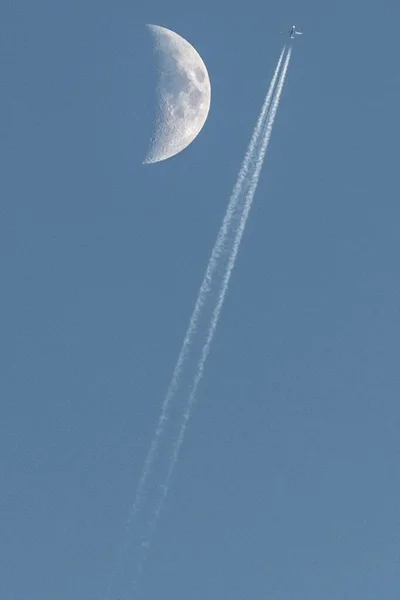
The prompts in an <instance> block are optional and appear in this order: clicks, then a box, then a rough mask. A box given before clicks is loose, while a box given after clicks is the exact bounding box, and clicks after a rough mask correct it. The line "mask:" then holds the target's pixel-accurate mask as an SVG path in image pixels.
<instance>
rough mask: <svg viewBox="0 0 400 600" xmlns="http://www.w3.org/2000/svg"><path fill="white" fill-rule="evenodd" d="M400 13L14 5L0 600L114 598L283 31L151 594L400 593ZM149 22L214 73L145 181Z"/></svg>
mask: <svg viewBox="0 0 400 600" xmlns="http://www.w3.org/2000/svg"><path fill="white" fill-rule="evenodd" d="M399 20H400V8H399V5H398V3H396V2H395V1H394V0H393V1H390V2H389V1H387V2H381V3H380V4H379V6H378V5H377V4H376V3H372V2H370V3H369V2H366V3H365V2H360V1H358V0H355V1H354V2H352V3H350V4H349V3H348V2H345V1H344V0H341V1H338V2H332V3H321V2H317V1H316V0H305V1H304V2H302V3H299V2H294V1H293V0H292V1H289V0H288V1H283V2H280V3H275V4H271V3H268V2H265V1H257V0H254V1H252V0H249V1H248V2H246V3H239V2H236V1H235V0H234V1H233V2H227V1H225V0H221V2H219V3H216V2H215V1H214V2H210V1H208V0H206V1H205V2H203V3H202V4H201V6H200V5H199V6H198V7H197V8H191V7H190V6H189V5H188V3H181V2H175V1H174V0H171V1H169V2H165V1H164V2H150V1H148V2H146V3H145V2H143V3H140V2H136V3H134V2H132V3H128V2H122V1H119V2H109V1H105V0H98V1H96V2H94V1H91V0H88V1H87V2H85V3H81V2H76V1H70V2H63V3H54V2H50V1H49V0H48V1H44V0H37V2H27V1H26V0H25V1H18V0H15V1H14V2H10V1H8V0H6V1H5V2H3V3H2V8H1V11H0V30H1V55H2V57H3V60H2V65H3V69H2V72H3V73H2V93H1V97H0V104H1V107H0V108H1V111H0V114H1V115H2V125H1V131H2V136H1V137H2V144H1V145H0V152H1V160H0V165H1V167H0V168H1V176H0V181H1V183H0V186H1V187H0V191H1V204H0V209H1V218H0V260H1V263H0V264H1V278H2V295H1V296H2V297H1V306H2V316H3V319H2V328H1V329H2V335H1V339H2V342H1V344H0V359H1V362H0V364H1V372H2V376H1V378H0V382H1V383H0V397H1V418H0V454H1V457H2V459H1V463H2V468H1V471H0V478H1V479H0V486H1V487H0V489H1V494H0V514H1V517H2V518H1V522H2V525H1V535H0V538H1V543H0V565H1V567H0V569H1V577H0V599H1V600H98V599H99V598H102V597H103V594H104V591H105V589H106V586H107V581H108V576H109V573H110V571H111V567H112V564H113V561H114V559H115V552H116V549H117V546H118V544H119V543H120V541H121V536H122V532H123V527H124V521H125V519H126V515H127V512H128V510H129V506H130V504H131V501H132V498H133V495H134V491H135V486H136V483H137V479H138V476H139V474H140V470H141V467H142V464H143V460H144V457H145V453H146V451H147V449H148V444H149V442H150V439H151V436H152V434H153V431H154V426H155V423H156V419H157V416H158V412H159V407H160V404H161V401H162V399H163V397H164V393H165V390H166V388H167V385H168V383H169V378H170V375H171V372H172V368H173V366H174V363H175V360H176V357H177V354H178V351H179V347H180V344H181V341H182V338H183V334H184V332H185V330H186V326H187V322H188V319H189V316H190V313H191V310H192V307H193V303H194V300H195V297H196V294H197V290H198V287H199V284H200V282H201V278H202V276H203V272H204V268H205V265H206V262H207V260H208V257H209V254H210V251H211V248H212V245H213V242H214V239H215V236H216V233H217V231H218V228H219V225H220V221H221V218H222V216H223V214H224V211H225V207H226V204H227V201H228V198H229V195H230V192H231V190H232V187H233V184H234V182H235V178H236V176H237V172H238V169H239V166H240V164H241V160H242V158H243V156H244V151H245V148H246V145H247V142H248V140H249V137H250V134H251V131H252V129H253V126H254V124H255V121H256V118H257V116H258V113H259V110H260V108H261V104H262V100H263V97H264V95H265V92H266V89H267V86H268V82H269V80H270V77H271V75H272V72H273V69H274V66H275V64H276V60H277V57H278V55H279V53H280V50H281V48H282V45H283V41H284V37H285V36H284V34H281V33H280V31H283V32H286V30H287V29H288V28H289V26H290V25H292V24H293V23H296V25H298V27H299V28H300V29H301V30H302V31H304V32H305V35H303V36H302V37H301V38H298V39H296V43H295V47H294V52H293V55H292V61H291V64H290V67H289V71H288V76H287V82H286V84H285V89H284V92H283V96H282V101H281V105H280V109H279V112H278V116H277V120H276V124H275V127H274V131H273V135H272V139H271V144H270V150H269V153H268V157H267V160H266V164H265V166H264V170H263V174H262V177H261V180H260V184H259V187H258V190H257V195H256V198H255V203H254V206H253V209H252V212H251V214H250V218H249V221H248V225H247V228H246V232H245V235H244V239H243V243H242V247H241V251H240V254H239V258H238V261H237V265H236V268H235V271H234V274H233V277H232V282H231V286H230V289H229V294H228V297H227V300H226V304H225V307H224V311H223V314H222V318H221V321H220V324H219V328H218V331H217V334H216V337H215V341H214V344H213V347H212V351H211V354H210V359H209V362H208V364H207V369H206V374H205V377H204V380H203V382H202V385H201V388H200V390H199V397H198V404H197V406H196V410H195V413H194V416H193V420H192V421H191V423H190V427H189V430H188V434H187V437H186V439H185V443H184V446H183V450H182V454H181V458H180V461H179V465H178V468H177V470H176V473H175V477H174V483H173V488H172V490H171V494H170V496H169V497H168V501H167V504H166V508H165V511H164V513H163V517H162V520H161V523H160V527H159V530H158V533H157V537H156V540H155V542H154V545H153V549H152V552H151V555H150V559H149V562H148V565H147V567H146V571H145V573H144V577H143V580H142V583H141V586H140V595H139V597H141V598H143V599H145V600H153V599H156V598H157V599H158V598H163V599H164V598H174V599H176V600H181V599H182V600H183V599H185V600H187V599H188V598H190V599H191V600H217V599H218V600H220V598H230V599H231V600H241V599H243V598H246V599H248V598H269V599H271V600H284V599H285V600H286V599H287V598H295V599H296V600H306V599H307V600H314V599H315V600H317V599H318V600H319V599H320V598H321V597H323V598H324V599H325V600H334V599H335V600H336V599H337V598H343V599H347V598H349V599H350V598H351V599H353V598H363V600H372V599H373V600H376V598H384V599H385V600H392V599H393V600H395V599H397V598H398V581H399V536H398V530H399V525H400V517H399V509H398V503H399V502H398V498H399V495H400V477H399V469H398V464H399V459H400V443H399V425H400V409H399V404H398V400H399V397H400V380H399V368H398V365H399V359H400V347H399V333H400V331H399V295H400V284H399V276H398V275H399V267H398V263H399V261H398V256H399V252H400V240H399V225H398V224H399V217H400V209H399V202H398V177H397V168H398V127H399V122H398V121H399V120H398V106H399V104H400V82H399V77H398V65H397V62H398V61H397V55H398V39H397V37H396V32H395V24H396V23H397V22H399ZM145 23H155V24H158V25H162V26H165V27H169V28H171V29H173V30H174V31H176V32H178V33H179V34H180V35H182V36H183V37H185V38H186V39H188V41H190V42H191V43H192V44H193V45H194V46H195V48H196V49H197V50H198V51H199V53H200V54H201V56H202V58H203V59H204V61H205V63H206V65H207V68H208V71H209V74H210V78H211V85H212V103H211V110H210V114H209V118H208V120H207V122H206V124H205V126H204V128H203V130H202V132H201V133H200V135H199V136H198V138H197V139H196V141H195V142H194V143H193V144H192V145H191V146H189V147H188V148H187V149H186V150H185V151H184V152H182V153H181V154H179V155H177V156H176V157H174V158H172V159H170V160H168V161H165V162H163V163H159V164H157V165H152V166H142V165H141V161H142V159H143V157H144V154H145V151H146V148H147V141H148V139H149V135H150V131H151V116H152V102H153V99H154V86H155V73H154V69H153V62H152V61H153V54H152V48H151V38H150V36H149V35H148V33H147V31H146V29H145V27H144V25H145Z"/></svg>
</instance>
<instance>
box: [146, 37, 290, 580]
mask: <svg viewBox="0 0 400 600" xmlns="http://www.w3.org/2000/svg"><path fill="white" fill-rule="evenodd" d="M291 53H292V49H291V48H289V51H288V54H287V56H286V60H285V63H284V66H283V68H282V72H281V75H280V78H279V81H278V84H277V87H276V91H275V95H274V98H273V101H272V104H271V110H270V111H269V114H268V117H267V120H266V123H265V129H264V135H263V136H262V141H261V145H260V150H259V154H258V156H257V157H256V162H255V167H254V171H253V172H252V173H251V174H250V182H249V188H248V191H247V194H246V198H245V203H244V207H243V209H242V213H241V216H240V222H239V226H238V228H237V230H236V235H235V239H234V243H233V247H232V250H231V253H230V256H229V259H228V262H227V266H226V269H225V273H224V277H223V280H222V284H221V289H220V292H219V295H218V298H217V303H216V305H215V308H214V310H213V313H212V318H211V323H210V326H209V330H208V334H207V339H206V342H205V344H204V346H203V348H202V351H201V357H200V360H199V363H198V366H197V371H196V375H195V378H194V381H193V386H192V390H191V393H190V396H189V398H188V400H187V403H186V408H185V412H184V414H183V417H182V423H181V427H180V430H179V434H178V437H177V439H176V441H175V444H174V447H173V451H172V456H171V459H170V461H169V466H168V471H167V475H166V478H165V480H164V483H163V484H162V485H161V486H159V487H160V495H159V499H158V502H157V505H156V508H155V510H154V513H153V516H152V518H151V520H150V522H149V523H148V531H147V536H146V539H145V540H144V541H143V545H142V546H143V552H142V557H141V560H140V561H139V562H138V564H137V565H136V577H138V576H139V575H140V573H141V571H142V568H143V564H144V560H145V557H146V554H147V550H148V547H149V542H150V539H151V537H152V534H153V532H154V529H155V528H156V525H157V522H158V519H159V517H160V514H161V511H162V508H163V505H164V502H165V499H166V496H167V494H168V491H169V487H170V483H171V479H172V475H173V471H174V468H175V465H176V462H177V460H178V456H179V451H180V448H181V445H182V442H183V439H184V436H185V432H186V428H187V424H188V421H189V419H190V416H191V413H192V409H193V406H194V402H195V399H196V392H197V388H198V385H199V383H200V381H201V379H202V376H203V372H204V367H205V363H206V360H207V357H208V354H209V351H210V347H211V343H212V340H213V337H214V333H215V330H216V328H217V325H218V321H219V317H220V314H221V310H222V306H223V303H224V300H225V296H226V292H227V290H228V286H229V280H230V278H231V275H232V271H233V268H234V266H235V262H236V258H237V254H238V251H239V247H240V243H241V240H242V236H243V232H244V229H245V227H246V222H247V218H248V215H249V212H250V209H251V205H252V203H253V199H254V194H255V191H256V189H257V184H258V180H259V178H260V174H261V169H262V166H263V162H264V158H265V154H266V151H267V149H268V145H269V141H270V138H271V133H272V127H273V125H274V121H275V117H276V113H277V110H278V106H279V102H280V97H281V94H282V90H283V85H284V83H285V78H286V73H287V69H288V66H289V61H290V56H291ZM281 56H282V55H281ZM271 83H272V82H271Z"/></svg>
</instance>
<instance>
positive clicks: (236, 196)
mask: <svg viewBox="0 0 400 600" xmlns="http://www.w3.org/2000/svg"><path fill="white" fill-rule="evenodd" d="M284 52H285V47H284V48H283V50H282V52H281V55H280V57H279V60H278V64H277V66H276V69H275V73H274V75H273V77H272V80H271V83H270V86H269V89H268V92H267V95H266V98H265V101H264V104H263V107H262V110H261V113H260V116H259V118H258V121H257V124H256V126H255V128H254V131H253V134H252V136H251V139H250V142H249V145H248V148H247V151H246V154H245V157H244V160H243V163H242V166H241V168H240V171H239V175H238V178H237V181H236V184H235V187H234V189H233V192H232V195H231V198H230V201H229V204H228V208H227V211H226V213H225V217H224V220H223V222H222V225H221V228H220V230H219V233H218V236H217V240H216V242H215V245H214V248H213V251H212V254H211V257H210V260H209V262H208V265H207V269H206V273H205V275H204V279H203V281H202V284H201V286H200V290H199V293H198V296H197V300H196V304H195V307H194V310H193V313H192V316H191V318H190V322H189V326H188V329H187V331H186V334H185V337H184V340H183V343H182V347H181V350H180V352H179V356H178V360H177V363H176V365H175V368H174V371H173V374H172V378H171V382H170V384H169V387H168V390H167V394H166V397H165V400H164V402H163V404H162V406H161V411H160V416H159V419H158V423H157V427H156V431H155V434H154V437H153V440H152V442H151V446H150V449H149V452H148V454H147V457H146V460H145V463H144V467H143V471H142V474H141V476H140V479H139V483H138V486H137V489H136V496H135V501H134V504H133V506H132V509H131V512H130V515H129V519H128V525H129V524H130V523H131V522H132V521H133V520H134V518H135V516H136V515H137V513H138V511H139V509H140V506H141V504H142V501H143V499H144V495H145V488H146V482H147V479H148V477H149V474H150V472H151V468H152V465H153V463H154V460H155V458H156V455H157V451H158V447H159V444H160V441H161V437H162V434H163V431H164V428H165V425H166V421H167V420H168V418H169V411H170V406H171V401H172V399H173V397H174V395H175V393H176V390H177V388H178V385H179V379H180V375H181V373H182V369H183V366H184V363H185V361H186V359H187V357H188V354H189V350H190V346H191V342H192V339H193V335H194V333H195V331H196V329H197V323H198V320H199V317H200V314H201V311H202V308H203V306H204V303H205V301H206V298H207V296H208V294H209V292H210V289H211V283H212V280H213V277H214V275H215V272H216V270H217V268H218V264H219V258H220V256H221V254H222V253H223V251H224V247H225V242H226V239H227V237H228V235H229V231H230V224H231V222H232V219H233V217H234V214H235V208H236V205H237V203H238V200H240V198H241V191H242V186H243V183H244V182H245V180H246V177H247V174H248V170H249V166H250V164H251V162H252V160H253V159H254V151H255V149H256V147H257V142H258V139H259V136H260V133H261V131H262V128H263V125H264V118H265V116H266V114H267V113H268V110H269V108H270V104H271V98H272V94H273V92H274V88H275V84H276V80H277V77H278V74H279V69H280V67H281V64H282V59H283V55H284Z"/></svg>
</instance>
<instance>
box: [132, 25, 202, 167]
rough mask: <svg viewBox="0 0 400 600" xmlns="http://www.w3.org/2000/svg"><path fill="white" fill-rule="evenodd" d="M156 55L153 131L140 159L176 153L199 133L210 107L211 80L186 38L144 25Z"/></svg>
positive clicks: (156, 159) (150, 161)
mask: <svg viewBox="0 0 400 600" xmlns="http://www.w3.org/2000/svg"><path fill="white" fill-rule="evenodd" d="M147 27H148V28H149V29H150V31H151V33H152V34H153V36H154V38H155V50H156V53H157V55H158V64H159V69H158V84H157V111H156V119H155V126H154V133H153V135H152V137H151V140H150V145H149V150H148V153H147V156H146V158H145V160H144V161H143V163H155V162H159V161H161V160H166V159H167V158H170V157H171V156H175V154H178V152H181V151H182V150H183V149H184V148H186V147H187V146H188V145H189V144H190V143H191V142H193V140H194V139H195V137H196V136H197V135H198V134H199V133H200V131H201V129H202V127H203V125H204V123H205V121H206V119H207V116H208V112H209V110H210V104H211V84H210V78H209V76H208V72H207V69H206V66H205V64H204V62H203V60H202V58H201V56H200V55H199V53H198V52H197V51H196V50H195V49H194V48H193V46H192V45H191V44H189V42H188V41H186V40H185V39H184V38H183V37H181V36H180V35H178V34H177V33H175V32H174V31H171V30H170V29H166V28H165V27H160V26H159V25H147Z"/></svg>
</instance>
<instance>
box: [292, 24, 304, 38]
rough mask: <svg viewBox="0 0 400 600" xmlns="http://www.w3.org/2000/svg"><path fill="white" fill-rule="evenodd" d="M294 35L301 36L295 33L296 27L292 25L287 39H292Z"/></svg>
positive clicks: (299, 32) (299, 33)
mask: <svg viewBox="0 0 400 600" xmlns="http://www.w3.org/2000/svg"><path fill="white" fill-rule="evenodd" d="M295 35H303V33H302V32H301V31H296V25H293V27H292V28H291V29H290V31H289V37H291V38H292V39H293V38H294V36H295Z"/></svg>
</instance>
